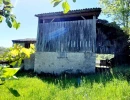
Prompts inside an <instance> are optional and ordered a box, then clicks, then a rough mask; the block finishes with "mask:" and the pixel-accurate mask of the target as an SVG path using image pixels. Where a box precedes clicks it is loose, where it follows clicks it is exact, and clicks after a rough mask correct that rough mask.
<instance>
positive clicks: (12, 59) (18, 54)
mask: <svg viewBox="0 0 130 100" xmlns="http://www.w3.org/2000/svg"><path fill="white" fill-rule="evenodd" d="M34 52H35V47H34V45H32V44H31V45H30V48H28V49H27V48H24V47H22V46H21V45H18V44H14V45H13V47H11V48H9V51H7V52H5V53H4V54H3V55H1V57H0V63H1V64H8V66H7V65H5V66H4V65H0V81H1V82H2V83H3V82H5V80H6V79H10V78H16V77H15V76H14V74H15V73H16V72H17V71H18V70H19V66H21V64H22V61H23V60H24V59H26V58H30V55H31V54H33V53H34ZM9 65H11V66H13V68H9Z"/></svg>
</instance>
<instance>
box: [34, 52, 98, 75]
mask: <svg viewBox="0 0 130 100" xmlns="http://www.w3.org/2000/svg"><path fill="white" fill-rule="evenodd" d="M95 61H96V54H95V53H92V52H86V53H77V52H76V53H70V52H69V53H66V57H63V56H62V57H60V55H59V53H56V52H36V53H35V66H34V71H35V72H37V73H41V72H44V73H55V74H61V73H62V72H65V71H69V72H70V73H78V72H79V71H80V72H82V73H94V72H95Z"/></svg>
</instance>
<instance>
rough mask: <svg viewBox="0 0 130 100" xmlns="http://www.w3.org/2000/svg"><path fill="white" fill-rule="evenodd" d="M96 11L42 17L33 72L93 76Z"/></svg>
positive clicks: (71, 12)
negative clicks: (91, 74) (87, 74)
mask: <svg viewBox="0 0 130 100" xmlns="http://www.w3.org/2000/svg"><path fill="white" fill-rule="evenodd" d="M100 12H101V9H100V8H89V9H80V10H72V11H70V12H68V13H67V14H63V12H55V13H43V14H37V15H35V16H36V17H38V33H37V42H36V53H35V66H34V71H35V72H37V73H41V72H44V73H54V74H61V73H63V72H66V71H69V72H70V73H79V72H82V73H85V74H86V73H93V72H95V61H96V19H97V18H98V16H99V14H100Z"/></svg>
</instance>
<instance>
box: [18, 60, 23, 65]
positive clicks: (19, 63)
mask: <svg viewBox="0 0 130 100" xmlns="http://www.w3.org/2000/svg"><path fill="white" fill-rule="evenodd" d="M22 60H23V59H22V58H20V59H19V60H18V67H20V65H21V64H22Z"/></svg>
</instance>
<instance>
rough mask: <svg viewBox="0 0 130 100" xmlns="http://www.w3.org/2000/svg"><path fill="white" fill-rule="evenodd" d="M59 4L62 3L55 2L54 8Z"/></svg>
mask: <svg viewBox="0 0 130 100" xmlns="http://www.w3.org/2000/svg"><path fill="white" fill-rule="evenodd" d="M59 3H61V1H59V2H55V3H54V6H53V7H56V6H57V5H58V4H59Z"/></svg>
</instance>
